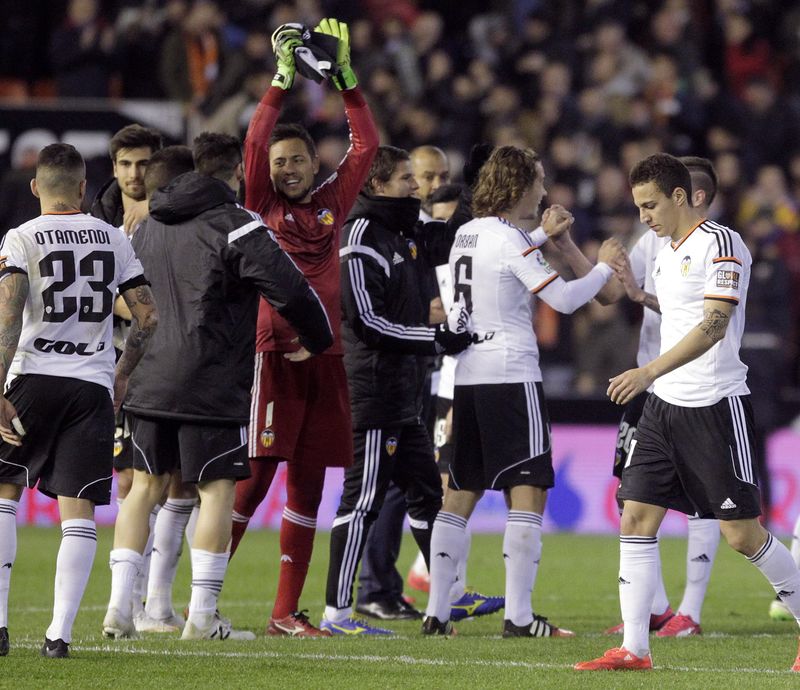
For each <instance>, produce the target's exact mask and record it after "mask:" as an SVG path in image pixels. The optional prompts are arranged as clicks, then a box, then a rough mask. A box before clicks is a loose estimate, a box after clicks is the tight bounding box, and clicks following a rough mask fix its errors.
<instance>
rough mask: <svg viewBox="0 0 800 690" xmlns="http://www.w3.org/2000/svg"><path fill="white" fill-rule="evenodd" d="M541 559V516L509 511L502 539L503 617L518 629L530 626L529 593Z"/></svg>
mask: <svg viewBox="0 0 800 690" xmlns="http://www.w3.org/2000/svg"><path fill="white" fill-rule="evenodd" d="M541 556H542V516H541V515H540V514H539V513H530V512H526V511H523V510H509V511H508V520H507V521H506V532H505V536H504V537H503V561H504V563H505V566H506V612H505V616H504V618H505V619H506V620H510V621H511V622H512V623H513V624H514V625H518V626H520V627H522V626H526V625H530V624H531V623H533V608H532V606H531V594H532V593H533V586H534V584H536V572H537V571H538V569H539V559H540V558H541Z"/></svg>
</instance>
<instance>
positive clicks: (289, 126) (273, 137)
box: [269, 122, 317, 158]
mask: <svg viewBox="0 0 800 690" xmlns="http://www.w3.org/2000/svg"><path fill="white" fill-rule="evenodd" d="M285 139H300V140H301V141H302V142H303V143H304V144H305V145H306V148H307V149H308V154H309V155H310V156H311V157H312V158H316V157H317V147H316V145H315V144H314V140H313V139H312V138H311V135H310V134H309V133H308V130H307V129H306V128H305V127H303V125H298V124H296V123H294V122H292V123H283V124H279V125H275V128H274V129H273V130H272V134H270V135H269V145H270V147H271V146H272V145H273V144H277V143H278V142H279V141H284V140H285Z"/></svg>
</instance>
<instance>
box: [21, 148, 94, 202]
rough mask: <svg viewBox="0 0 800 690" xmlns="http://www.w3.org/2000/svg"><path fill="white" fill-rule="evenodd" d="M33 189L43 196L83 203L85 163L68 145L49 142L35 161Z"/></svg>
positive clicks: (41, 197) (42, 197) (74, 149)
mask: <svg viewBox="0 0 800 690" xmlns="http://www.w3.org/2000/svg"><path fill="white" fill-rule="evenodd" d="M31 190H32V191H33V193H34V194H35V195H36V196H37V197H39V198H40V199H45V198H47V199H57V200H59V201H63V202H66V203H68V204H71V205H75V206H80V202H81V200H82V199H83V195H84V192H85V190H86V165H85V164H84V162H83V157H82V156H81V154H80V153H78V150H77V149H76V148H75V147H74V146H70V145H69V144H50V146H45V147H44V148H43V149H42V150H41V151H40V152H39V157H38V159H37V161H36V179H35V180H34V181H33V183H32V185H31Z"/></svg>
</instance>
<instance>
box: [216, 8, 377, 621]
mask: <svg viewBox="0 0 800 690" xmlns="http://www.w3.org/2000/svg"><path fill="white" fill-rule="evenodd" d="M316 30H317V31H321V32H323V33H327V34H329V35H331V36H333V37H335V38H337V39H338V41H339V43H338V45H339V50H338V53H337V56H336V57H337V65H338V70H339V71H338V73H337V75H335V76H334V77H333V78H332V81H333V84H334V85H335V86H336V88H338V89H339V90H341V92H342V99H343V101H344V107H345V113H346V114H347V119H348V122H349V124H350V138H351V147H350V149H349V150H348V152H347V155H346V156H345V158H344V159H343V160H342V162H341V164H340V165H339V168H338V169H337V170H336V173H335V174H334V175H332V176H331V177H330V178H328V180H326V181H325V182H324V183H323V184H322V185H320V186H319V187H317V188H314V176H315V175H316V174H317V172H318V171H319V158H318V157H317V154H316V149H315V147H314V142H313V141H312V139H311V137H310V136H309V134H308V132H306V130H305V129H304V128H303V127H301V126H299V125H285V124H284V125H278V126H276V125H275V123H276V121H277V119H278V116H279V115H280V109H281V104H282V102H283V99H284V96H285V93H286V90H287V89H289V88H290V87H291V86H292V82H293V80H294V74H295V63H294V55H293V50H294V48H295V47H297V46H299V44H300V33H299V31H297V30H296V29H291V28H286V27H281V29H279V30H278V31H276V32H275V34H273V47H274V49H275V54H276V59H277V63H278V71H277V73H276V75H275V79H274V80H273V82H272V86H271V87H270V88H269V90H268V91H267V93H266V94H265V95H264V98H263V99H262V100H261V103H260V104H259V106H258V107H257V108H256V112H255V114H254V115H253V119H252V121H251V123H250V128H249V130H248V133H247V139H246V141H245V172H246V176H247V177H246V197H245V206H246V207H247V208H249V209H252V210H253V211H256V212H258V213H259V214H260V215H261V216H262V217H263V218H264V220H265V222H266V223H267V224H268V225H269V226H270V227H271V228H273V230H274V232H275V236H276V238H277V240H278V243H279V244H280V245H281V247H282V248H283V249H284V250H285V251H286V252H287V253H288V254H289V256H290V257H291V258H292V260H293V261H294V262H295V263H296V264H297V266H298V267H299V268H300V270H302V271H303V274H304V275H305V276H306V277H307V279H308V281H309V283H310V284H311V286H312V287H313V288H314V290H315V291H316V292H317V294H319V296H320V299H322V302H323V304H324V305H325V309H326V311H327V313H328V316H329V317H330V320H331V327H332V329H333V333H334V345H333V347H332V348H330V349H329V350H328V351H326V352H325V354H323V355H322V356H320V357H313V358H311V359H308V360H304V359H303V358H302V357H299V356H296V354H295V353H296V352H297V343H296V342H295V339H296V337H297V334H296V333H295V332H294V330H293V329H292V327H291V325H290V324H287V323H286V321H285V319H283V318H282V317H281V316H280V314H278V313H277V312H276V310H275V309H273V308H272V307H270V305H269V304H267V302H265V301H263V300H262V302H261V304H260V306H259V314H258V330H257V342H256V375H255V381H254V384H253V406H252V410H251V418H250V438H249V444H248V454H249V456H250V469H251V472H252V477H251V478H250V479H248V480H246V481H244V482H240V483H239V485H238V486H237V489H236V502H235V504H234V514H233V520H234V523H233V543H232V546H231V550H232V551H235V549H236V547H237V545H238V544H239V541H240V539H241V538H242V535H243V534H244V532H245V530H246V528H247V523H248V521H249V520H250V518H251V517H252V516H253V513H254V512H255V511H256V508H258V506H259V504H260V503H261V501H262V500H263V499H264V496H266V494H267V491H268V490H269V487H270V484H271V482H272V479H273V477H274V476H275V472H276V470H277V468H278V464H279V463H280V462H282V461H286V463H287V468H286V469H287V472H286V492H287V501H286V507H285V508H284V511H283V520H282V522H281V530H280V550H281V556H280V570H279V576H278V591H277V594H276V597H275V604H274V607H273V609H272V615H271V617H270V622H269V624H268V632H269V634H271V635H290V636H294V637H306V636H317V635H319V634H320V633H319V629H318V628H316V627H315V626H313V625H312V624H311V623H310V622H309V620H308V618H307V617H306V616H305V614H303V613H302V612H301V611H300V610H299V609H300V605H299V600H300V595H301V593H302V591H303V585H304V584H305V579H306V574H307V572H308V566H309V562H310V560H311V552H312V549H313V546H314V534H315V532H316V526H317V510H318V509H319V503H320V501H321V499H322V488H323V484H324V481H325V469H326V467H347V466H349V465H350V464H351V463H352V461H353V438H352V430H351V427H350V401H349V398H348V391H347V378H346V375H345V371H344V365H343V364H342V343H341V339H340V335H339V330H340V323H341V290H340V286H339V254H338V252H339V235H340V232H341V227H342V224H343V223H344V221H345V218H346V217H347V214H348V212H349V211H350V208H351V207H352V205H353V201H354V200H355V198H356V195H357V194H358V191H359V189H360V188H361V186H362V184H363V183H364V179H365V178H366V175H367V172H368V171H369V166H370V163H371V162H372V157H373V156H374V155H375V150H376V149H377V147H378V133H377V131H376V129H375V123H374V122H373V120H372V116H371V114H370V111H369V108H368V107H367V104H366V101H365V100H364V96H363V95H362V93H361V91H360V89H359V88H358V86H357V81H356V77H355V74H353V70H352V69H351V68H350V42H349V38H348V32H347V25H346V24H343V23H340V22H337V21H336V20H335V19H325V20H323V21H322V22H321V23H320V25H319V26H318V27H317V29H316ZM287 355H291V356H290V357H289V358H287Z"/></svg>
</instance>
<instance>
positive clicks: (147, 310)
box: [117, 285, 158, 377]
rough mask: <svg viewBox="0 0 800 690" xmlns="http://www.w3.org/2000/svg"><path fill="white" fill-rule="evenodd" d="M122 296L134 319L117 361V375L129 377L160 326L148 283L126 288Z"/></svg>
mask: <svg viewBox="0 0 800 690" xmlns="http://www.w3.org/2000/svg"><path fill="white" fill-rule="evenodd" d="M122 298H123V299H124V300H125V304H127V305H128V309H130V312H131V315H132V316H133V321H132V323H131V331H130V333H129V335H128V338H127V340H126V341H125V349H124V350H123V351H122V356H121V357H120V358H119V362H117V376H122V377H128V376H130V375H131V373H132V372H133V370H134V369H135V368H136V365H137V364H138V363H139V360H140V359H141V358H142V355H143V354H144V351H145V349H146V347H147V343H148V342H149V341H150V338H151V337H152V336H153V333H155V330H156V326H158V310H157V309H156V305H155V300H154V299H153V293H152V292H151V291H150V287H149V286H148V285H139V286H137V287H135V288H131V289H130V290H125V292H123V293H122Z"/></svg>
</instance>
